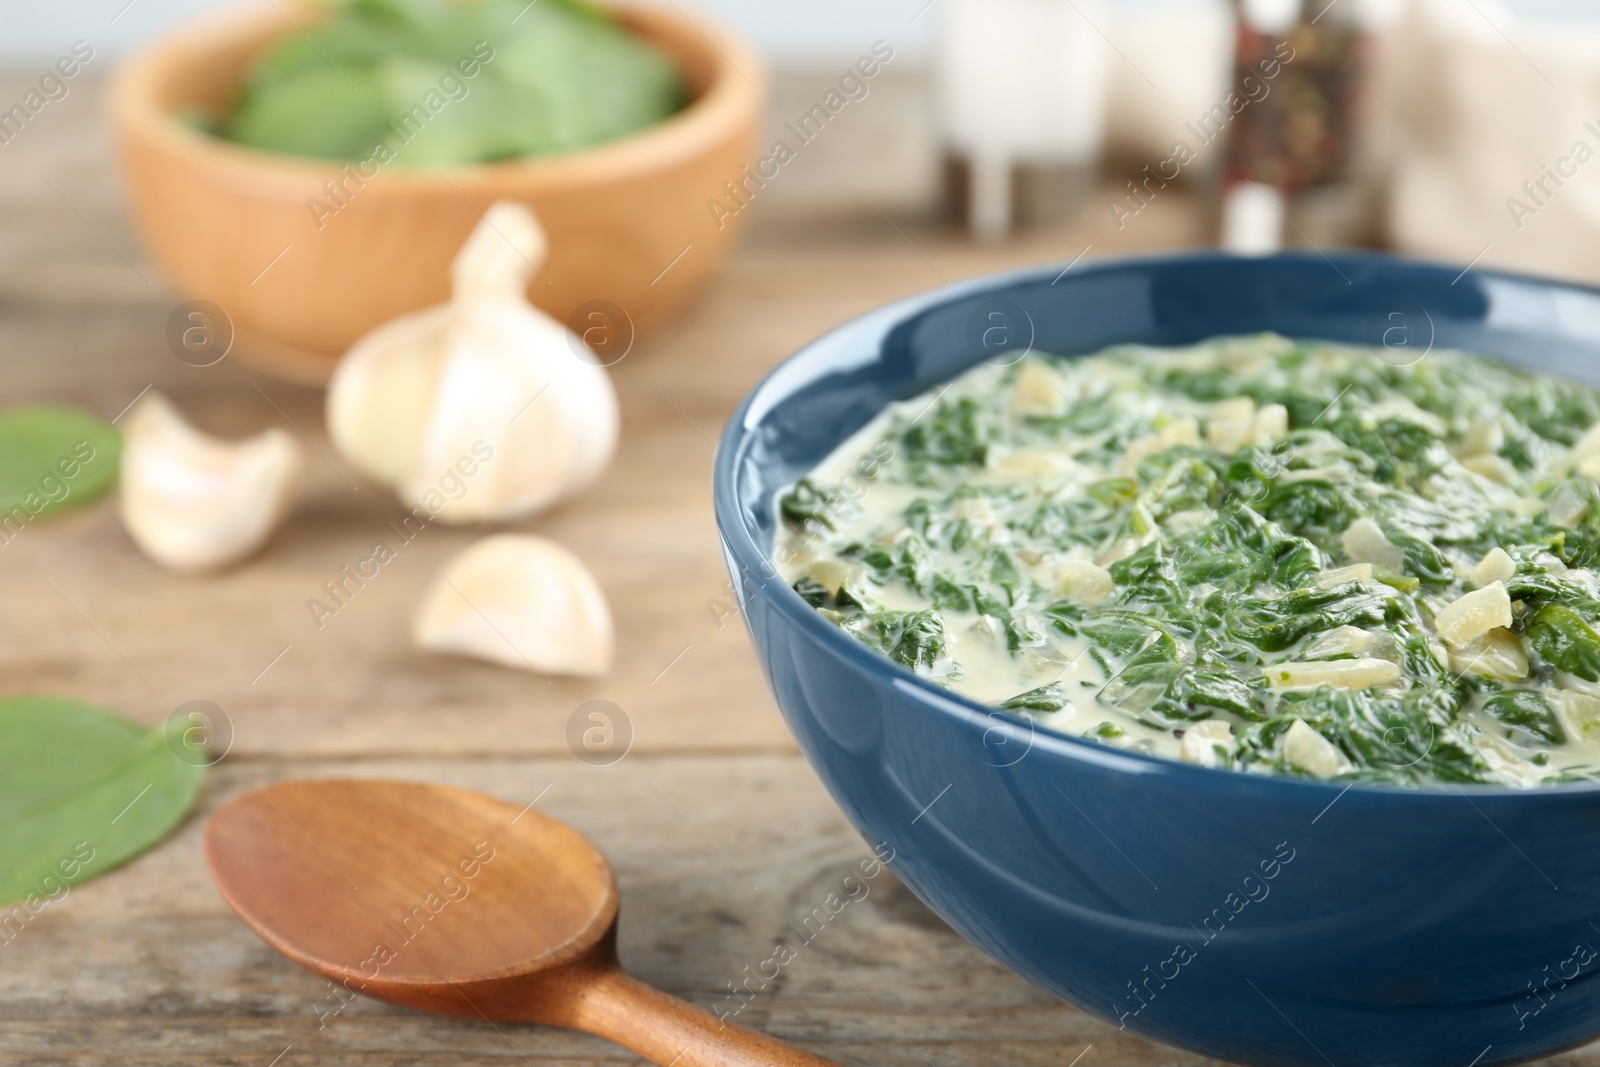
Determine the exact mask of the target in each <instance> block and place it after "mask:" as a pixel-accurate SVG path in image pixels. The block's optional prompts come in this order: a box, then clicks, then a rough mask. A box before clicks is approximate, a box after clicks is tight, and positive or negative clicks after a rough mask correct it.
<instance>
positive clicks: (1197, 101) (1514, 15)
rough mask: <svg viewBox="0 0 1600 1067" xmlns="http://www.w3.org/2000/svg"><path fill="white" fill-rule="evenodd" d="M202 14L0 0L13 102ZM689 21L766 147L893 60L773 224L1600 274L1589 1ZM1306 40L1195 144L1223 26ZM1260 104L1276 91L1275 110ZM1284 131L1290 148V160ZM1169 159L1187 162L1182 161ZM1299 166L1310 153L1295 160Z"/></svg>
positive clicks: (968, 6) (192, 8)
mask: <svg viewBox="0 0 1600 1067" xmlns="http://www.w3.org/2000/svg"><path fill="white" fill-rule="evenodd" d="M267 2H268V0H261V5H258V6H262V5H265V4H266V3H267ZM662 3H663V5H665V6H672V5H671V3H670V0H662ZM214 6H216V5H214V4H211V3H208V2H207V0H65V2H61V3H55V4H50V5H26V6H24V5H20V4H15V5H8V6H7V7H6V8H5V10H3V11H0V61H3V62H4V63H6V64H7V66H8V67H9V68H11V69H13V70H15V71H16V72H17V74H18V77H17V81H16V83H15V84H16V89H17V91H16V92H13V93H10V94H8V96H20V94H21V92H22V91H23V90H25V88H26V87H27V85H28V82H29V81H30V80H31V78H30V73H29V72H30V71H31V67H32V66H37V65H38V64H40V63H47V62H48V61H50V60H51V59H53V58H54V57H55V56H56V55H57V54H59V53H62V52H63V51H64V50H65V49H66V48H67V47H68V46H69V45H70V44H72V43H73V42H75V41H80V40H81V41H85V42H87V43H88V44H90V45H91V46H92V47H93V48H94V50H95V52H96V55H97V56H98V57H99V59H97V61H96V62H95V64H94V67H95V68H96V69H95V70H94V71H93V72H92V73H93V74H94V75H96V76H101V75H104V74H105V72H106V69H107V68H108V67H109V66H111V65H112V64H111V63H108V62H105V61H106V60H112V61H114V60H116V59H117V58H119V57H120V56H122V55H125V54H126V53H128V52H129V51H130V50H131V49H133V48H135V47H137V46H138V45H139V44H140V43H141V42H144V41H147V40H149V39H151V38H152V37H153V36H155V35H157V34H159V33H160V31H162V30H163V29H166V28H168V27H170V26H172V25H174V24H176V23H179V22H181V21H182V20H184V19H186V18H188V17H190V16H192V15H195V14H197V13H199V12H202V11H204V10H206V9H208V8H211V7H214ZM693 6H694V7H695V8H696V9H697V10H703V11H706V12H708V13H710V14H712V15H714V16H715V17H716V18H718V19H720V20H722V21H723V22H724V23H725V24H727V25H728V26H729V27H731V28H732V29H733V30H735V31H736V32H737V33H739V34H741V35H743V37H744V38H745V39H747V40H748V41H749V42H750V43H751V44H752V45H753V46H754V48H755V49H756V50H757V51H758V52H759V53H760V54H761V55H762V56H763V57H764V58H765V60H766V61H767V63H768V64H769V66H770V70H771V72H772V82H771V95H770V111H769V113H770V120H769V123H768V126H769V134H768V138H767V139H772V138H776V137H777V136H779V135H781V133H782V124H783V123H784V122H785V121H789V120H791V119H793V118H794V117H796V116H798V115H800V114H802V113H804V112H805V111H806V110H807V109H808V108H809V107H811V106H812V105H813V104H814V103H815V101H816V100H817V99H819V98H820V96H821V94H822V93H824V92H825V91H826V90H827V89H828V88H829V87H830V86H831V85H832V84H833V83H834V82H835V81H836V80H837V79H838V77H839V75H840V72H841V71H848V70H849V68H850V64H851V63H852V62H854V60H855V58H856V57H857V56H859V55H861V54H863V53H864V52H865V51H866V50H867V49H868V48H869V47H870V46H871V45H872V44H873V43H874V42H878V41H882V42H886V43H888V44H889V45H890V46H891V47H892V48H893V50H894V55H895V59H894V61H893V62H892V63H891V64H887V65H886V67H885V70H884V72H883V75H882V76H881V77H878V78H876V79H875V80H874V81H873V83H872V85H871V97H872V101H871V103H870V105H868V106H854V107H852V108H850V109H849V113H848V114H847V115H844V116H842V118H843V120H844V121H840V122H837V123H835V124H833V126H832V127H831V128H830V130H829V136H828V137H827V138H826V139H819V141H820V142H821V143H819V144H817V146H816V147H815V148H811V147H809V146H808V150H807V151H806V152H805V153H803V154H802V157H801V158H799V159H797V160H796V161H795V164H794V165H793V166H792V167H786V169H785V174H784V180H783V181H781V182H775V183H773V188H772V189H771V190H770V191H768V190H763V197H762V199H763V204H762V207H761V213H762V214H763V215H768V216H778V217H781V216H784V215H786V214H792V213H799V214H800V215H802V216H813V217H814V216H815V215H816V214H817V213H818V212H822V213H836V214H841V215H849V214H851V213H855V214H863V213H864V214H865V215H867V216H871V215H872V214H874V213H875V212H887V213H890V214H893V215H896V216H897V217H899V216H902V215H903V216H907V217H910V218H911V219H913V220H915V219H917V218H928V219H938V220H942V221H946V222H950V221H954V222H956V223H957V224H959V225H961V226H964V227H965V228H967V229H968V230H970V232H971V233H972V234H973V235H974V236H976V237H978V238H980V239H984V240H996V239H1000V238H1003V237H1005V236H1007V235H1014V234H1017V233H1019V232H1025V231H1027V230H1028V229H1029V228H1030V227H1037V226H1038V225H1040V224H1050V223H1053V222H1059V221H1061V220H1063V219H1065V218H1069V217H1071V216H1073V215H1074V214H1077V213H1081V212H1086V211H1092V212H1097V213H1099V214H1100V215H1101V216H1103V221H1104V222H1106V223H1108V224H1109V225H1111V226H1112V227H1113V229H1114V230H1115V231H1116V232H1118V233H1121V232H1122V231H1125V230H1126V229H1127V228H1128V227H1129V226H1133V225H1137V224H1138V223H1137V222H1136V221H1135V220H1136V218H1137V217H1138V216H1139V214H1140V209H1141V208H1142V207H1143V206H1144V205H1146V204H1148V203H1150V201H1151V200H1152V199H1153V197H1154V195H1155V194H1156V193H1161V194H1164V195H1165V196H1166V197H1167V198H1171V199H1176V198H1177V196H1183V197H1188V198H1190V199H1187V200H1186V201H1185V205H1184V215H1185V218H1187V219H1190V220H1191V221H1192V224H1193V225H1192V227H1190V228H1187V229H1183V228H1181V227H1180V228H1179V229H1170V230H1168V231H1167V232H1166V235H1165V236H1164V237H1163V238H1161V239H1159V240H1157V241H1156V243H1157V244H1169V243H1190V242H1192V241H1194V240H1206V241H1210V240H1220V241H1223V242H1225V243H1229V244H1231V245H1232V246H1234V247H1237V248H1240V249H1242V250H1251V249H1262V248H1266V247H1270V246H1273V245H1275V244H1277V243H1280V242H1281V243H1287V244H1291V245H1294V244H1308V243H1309V244H1314V245H1316V246H1318V247H1321V246H1322V245H1324V244H1377V245H1388V246H1392V247H1395V248H1398V249H1400V250H1402V251H1408V252H1414V253H1417V254H1422V255H1427V256H1433V257H1440V258H1445V259H1452V260H1459V261H1460V262H1462V263H1463V264H1465V263H1466V262H1468V261H1476V262H1481V263H1484V264H1486V265H1487V264H1498V265H1504V266H1512V267H1518V268H1522V269H1528V270H1535V271H1538V272H1541V273H1561V274H1572V275H1578V276H1582V277H1586V278H1591V279H1594V278H1600V253H1596V252H1591V251H1590V248H1591V247H1593V242H1592V241H1580V240H1577V239H1576V238H1578V237H1579V236H1580V235H1583V236H1585V237H1589V238H1592V237H1595V236H1600V167H1596V168H1595V169H1594V173H1592V174H1590V173H1585V168H1583V167H1582V166H1581V164H1578V163H1576V162H1572V163H1568V164H1565V165H1564V170H1570V171H1571V172H1572V173H1558V174H1555V176H1554V177H1545V178H1544V179H1543V184H1542V185H1541V184H1540V181H1541V177H1542V176H1543V175H1545V174H1546V173H1548V172H1549V171H1550V168H1555V167H1557V166H1558V164H1560V163H1561V160H1562V159H1563V158H1564V157H1566V156H1568V155H1569V154H1570V153H1571V152H1572V151H1573V150H1575V148H1576V147H1577V145H1578V143H1579V142H1581V141H1585V140H1586V141H1587V142H1588V143H1589V144H1591V145H1592V146H1593V147H1595V148H1600V136H1597V135H1596V134H1595V133H1592V132H1590V131H1589V130H1588V129H1587V128H1586V127H1585V123H1586V122H1588V121H1591V120H1600V8H1597V7H1596V6H1595V5H1594V4H1592V3H1588V2H1586V0H1333V2H1331V3H1329V2H1328V0H1305V4H1304V7H1303V9H1302V6H1301V5H1300V4H1298V3H1295V2H1292V0H1290V2H1283V0H1250V2H1244V0H1235V2H1234V3H1230V2H1229V0H994V2H991V3H983V2H977V0H869V2H865V3H862V2H853V0H817V2H810V3H804V4H801V3H774V2H770V0H699V2H698V3H697V4H695V5H693ZM1295 22H1298V23H1300V25H1301V27H1302V29H1301V33H1302V37H1303V40H1302V41H1301V42H1299V43H1300V44H1301V50H1300V54H1299V58H1298V59H1297V60H1296V61H1291V62H1290V63H1289V64H1287V66H1286V67H1285V68H1284V72H1285V74H1286V75H1287V76H1285V77H1282V78H1277V77H1274V78H1265V77H1262V78H1260V81H1261V84H1262V90H1261V91H1262V92H1263V93H1264V95H1263V99H1262V102H1261V103H1259V104H1255V103H1252V104H1251V105H1250V106H1247V107H1245V108H1244V109H1243V110H1242V111H1241V112H1238V113H1237V114H1238V119H1237V121H1230V122H1228V125H1229V126H1230V127H1231V128H1232V129H1231V135H1230V136H1229V137H1218V138H1216V139H1214V140H1213V141H1211V142H1205V141H1204V139H1203V137H1202V136H1197V133H1204V132H1205V131H1206V130H1207V129H1208V127H1206V126H1205V125H1204V124H1203V123H1200V119H1201V117H1202V116H1205V115H1207V114H1211V113H1213V109H1215V108H1217V107H1218V106H1219V105H1222V106H1224V107H1225V106H1226V103H1225V101H1226V98H1227V93H1228V91H1229V84H1230V70H1231V69H1232V68H1233V66H1234V64H1235V61H1236V60H1238V61H1239V62H1240V63H1241V64H1242V65H1241V66H1240V68H1239V72H1238V76H1243V75H1244V74H1247V73H1248V72H1249V71H1248V68H1249V66H1250V62H1251V61H1252V59H1251V57H1250V56H1246V55H1245V54H1244V52H1248V51H1249V50H1250V49H1251V48H1252V47H1254V48H1255V49H1256V50H1257V51H1259V50H1260V47H1261V46H1260V43H1259V42H1257V43H1256V44H1254V45H1251V44H1250V43H1249V42H1244V43H1242V44H1241V42H1240V40H1239V39H1238V38H1237V37H1236V34H1235V26H1236V25H1242V26H1243V27H1244V29H1245V33H1246V34H1247V35H1248V34H1249V33H1250V32H1252V30H1256V31H1261V32H1263V33H1265V34H1266V36H1267V38H1272V39H1276V36H1277V35H1281V34H1283V33H1288V32H1289V29H1288V27H1289V26H1290V25H1291V24H1293V23H1295ZM1241 49H1243V51H1241ZM1308 49H1309V54H1308ZM1256 58H1257V59H1258V58H1259V57H1256ZM1258 77H1259V73H1258ZM92 80H93V78H91V81H92ZM1274 87H1283V88H1284V91H1283V92H1282V93H1278V94H1276V96H1277V97H1278V99H1271V97H1272V94H1271V90H1272V89H1273V88H1274ZM1290 97H1293V98H1295V99H1294V100H1293V101H1292V102H1291V100H1290V99H1289V98H1290ZM1269 100H1270V103H1269V102H1268V101H1269ZM8 102H9V101H8ZM1291 112H1292V113H1291ZM1219 114H1220V113H1219ZM1197 123H1200V124H1199V125H1197ZM1308 129H1309V132H1307V131H1308ZM1595 129H1597V130H1600V126H1596V127H1595ZM1263 130H1265V132H1264V133H1263V132H1262V131H1263ZM1290 130H1298V131H1299V133H1288V132H1286V131H1290ZM1297 137H1298V143H1299V144H1300V146H1301V148H1300V149H1296V148H1295V147H1292V146H1291V147H1285V146H1286V145H1288V144H1289V143H1290V142H1294V141H1295V140H1296V138H1297ZM1310 142H1316V143H1317V145H1318V147H1316V148H1306V147H1305V146H1306V145H1307V144H1308V143H1310ZM764 143H765V141H764ZM1179 144H1183V145H1184V146H1185V147H1187V148H1188V149H1190V150H1192V151H1193V152H1194V153H1195V158H1194V159H1193V160H1192V161H1185V162H1183V163H1181V164H1180V163H1177V162H1175V161H1173V160H1172V156H1173V151H1174V148H1175V147H1176V146H1178V145H1179ZM1230 144H1231V145H1232V147H1231V148H1230V147H1228V145H1230ZM1296 151H1302V158H1300V159H1297V160H1295V159H1290V158H1288V157H1292V156H1294V154H1295V152H1296ZM1305 151H1309V152H1311V153H1312V154H1313V155H1314V156H1316V158H1315V159H1308V158H1305V157H1304V152H1305ZM1230 152H1231V153H1232V155H1230ZM17 154H18V153H16V152H7V153H6V155H10V156H15V155H17ZM15 162H16V161H15V160H12V159H4V160H3V162H0V165H3V166H6V167H8V168H10V167H12V166H13V164H14V163H15ZM1285 167H1288V168H1289V169H1288V170H1285V169H1284V168H1285ZM1291 171H1292V173H1291ZM1152 175H1154V180H1152ZM1129 181H1132V182H1133V183H1134V184H1133V185H1132V186H1129V185H1128V184H1127V183H1128V182H1129ZM1524 183H1530V184H1529V185H1527V186H1525V184H1524ZM1241 184H1242V185H1243V186H1244V188H1243V189H1242V190H1241V189H1239V188H1235V187H1236V186H1239V185H1241ZM1173 186H1176V194H1177V196H1175V195H1174V191H1173V189H1172V187H1173ZM1263 192H1265V193H1266V194H1267V195H1265V196H1263V195H1261V194H1262V193H1263ZM1080 221H1081V220H1080ZM1145 224H1146V225H1148V218H1147V219H1146V223H1145ZM1169 225H1170V222H1169ZM1180 230H1181V232H1180ZM1141 243H1147V242H1141ZM1102 244H1104V242H1102ZM1585 246H1587V247H1585ZM1078 247H1079V248H1081V247H1082V244H1081V243H1080V244H1079V245H1078ZM1071 251H1073V252H1075V251H1076V249H1072V250H1071ZM1480 257H1481V258H1480Z"/></svg>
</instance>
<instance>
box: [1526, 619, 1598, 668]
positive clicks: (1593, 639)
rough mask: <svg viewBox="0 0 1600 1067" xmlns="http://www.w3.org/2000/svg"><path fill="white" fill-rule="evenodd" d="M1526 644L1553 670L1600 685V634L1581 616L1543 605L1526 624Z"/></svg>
mask: <svg viewBox="0 0 1600 1067" xmlns="http://www.w3.org/2000/svg"><path fill="white" fill-rule="evenodd" d="M1527 638H1528V644H1529V645H1531V646H1532V647H1533V650H1534V651H1535V652H1537V653H1539V656H1540V658H1542V659H1543V660H1544V661H1545V662H1546V663H1548V664H1550V665H1551V666H1553V667H1555V668H1556V670H1560V671H1566V672H1567V673H1568V674H1576V675H1577V676H1578V677H1579V678H1582V679H1583V680H1584V681H1588V682H1600V634H1597V633H1595V632H1594V628H1593V627H1592V626H1590V625H1589V624H1588V623H1587V622H1585V621H1584V619H1583V616H1582V615H1579V614H1578V613H1577V612H1576V611H1573V610H1572V609H1571V608H1569V607H1566V606H1564V605H1561V604H1546V605H1545V606H1544V607H1542V608H1540V609H1539V612H1538V614H1536V615H1535V616H1534V617H1533V621H1532V622H1530V623H1529V624H1528V630H1527Z"/></svg>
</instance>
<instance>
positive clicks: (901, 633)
mask: <svg viewBox="0 0 1600 1067" xmlns="http://www.w3.org/2000/svg"><path fill="white" fill-rule="evenodd" d="M841 626H842V627H843V629H844V631H845V632H846V633H848V634H849V635H850V636H851V637H854V638H855V639H856V640H857V641H860V642H861V643H862V644H864V645H866V646H867V647H868V648H872V649H876V650H877V651H879V652H882V653H884V654H885V655H887V656H888V657H889V658H890V659H892V660H894V661H895V662H896V663H899V664H901V665H902V666H905V667H910V668H911V669H912V670H914V671H916V672H918V673H919V674H940V673H942V672H941V668H944V667H946V664H945V663H941V662H940V661H941V660H945V637H944V620H943V619H942V618H940V617H939V613H938V612H937V611H877V612H871V613H869V614H866V615H859V616H857V617H856V618H853V619H849V620H846V621H845V622H844V623H841Z"/></svg>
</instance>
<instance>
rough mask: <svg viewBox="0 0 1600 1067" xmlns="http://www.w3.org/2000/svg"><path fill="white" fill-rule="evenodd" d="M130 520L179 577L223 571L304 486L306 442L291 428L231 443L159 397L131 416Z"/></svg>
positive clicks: (126, 490)
mask: <svg viewBox="0 0 1600 1067" xmlns="http://www.w3.org/2000/svg"><path fill="white" fill-rule="evenodd" d="M122 436H123V441H122V522H123V525H125V526H126V527H127V528H128V533H129V534H130V535H131V536H132V537H133V540H134V543H135V544H137V545H138V546H139V548H140V549H142V550H143V551H144V553H145V555H147V556H149V557H150V558H151V559H153V560H155V561H156V562H157V563H159V564H161V565H162V566H164V567H169V568H171V569H172V570H178V571H201V570H210V569H212V568H215V567H222V566H225V565H227V564H229V563H233V562H236V561H238V560H241V559H243V558H244V557H246V556H248V555H250V554H252V553H253V552H255V551H256V550H257V549H259V548H260V547H261V546H262V545H263V544H265V543H266V541H267V538H268V537H269V536H271V534H272V531H273V529H274V528H276V527H277V525H278V523H279V522H280V521H281V520H282V519H283V517H284V515H285V514H287V513H288V511H289V508H290V505H292V504H293V502H294V494H295V490H296V488H297V487H298V486H299V482H300V472H301V467H302V464H301V457H300V448H299V445H298V444H297V443H296V442H295V440H294V438H292V437H290V436H289V434H288V433H286V432H285V431H283V430H267V431H266V432H265V433H262V434H259V435H257V436H255V437H252V438H250V439H248V440H245V441H224V440H221V439H219V438H216V437H211V436H209V435H207V434H204V433H201V432H200V431H199V430H196V429H195V428H194V427H193V426H190V425H189V424H188V423H187V422H185V421H184V419H183V416H182V415H180V414H178V411H177V409H176V408H174V407H173V406H172V404H171V403H170V402H168V401H167V399H166V398H165V397H163V396H162V395H161V394H159V393H154V392H152V393H149V394H147V395H146V396H145V397H144V399H143V400H140V401H139V403H138V404H137V405H136V406H135V407H134V409H133V411H132V412H131V413H130V414H129V415H128V421H127V424H126V425H125V426H124V428H123V435H122Z"/></svg>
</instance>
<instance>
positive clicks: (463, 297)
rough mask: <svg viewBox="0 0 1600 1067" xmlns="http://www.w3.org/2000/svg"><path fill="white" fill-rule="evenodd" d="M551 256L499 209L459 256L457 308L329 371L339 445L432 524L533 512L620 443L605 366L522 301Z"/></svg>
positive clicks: (375, 340)
mask: <svg viewBox="0 0 1600 1067" xmlns="http://www.w3.org/2000/svg"><path fill="white" fill-rule="evenodd" d="M545 250H546V242H545V236H544V232H543V230H542V229H540V227H539V224H538V220H537V219H535V218H534V215H533V213H532V212H531V211H529V210H528V209H527V208H526V207H524V206H522V205H520V204H514V203H510V202H508V201H502V202H500V203H497V204H495V205H494V206H493V207H491V208H490V209H489V211H488V212H487V214H486V215H485V218H484V221H483V223H482V224H481V225H479V227H478V228H477V229H476V230H474V231H473V233H472V236H471V237H469V238H468V240H467V242H466V244H465V245H463V246H462V249H461V252H460V254H459V255H458V256H457V257H456V260H455V263H454V264H453V266H452V268H451V279H452V284H453V291H452V297H451V300H450V302H449V303H448V304H443V305H440V306H438V307H434V308H428V309H426V310H424V311H420V312H416V313H414V314H411V315H405V316H402V317H401V318H398V319H396V320H394V321H393V322H390V323H387V324H386V325H384V326H381V327H379V328H378V329H376V330H374V331H372V332H371V333H369V334H367V335H366V336H365V337H363V338H362V339H361V340H360V341H358V342H356V344H355V345H354V346H353V347H352V348H351V349H350V351H349V352H347V353H346V354H345V357H344V359H342V360H341V361H340V363H339V366H338V367H337V368H336V370H335V372H334V378H333V381H332V383H331V384H330V386H329V392H328V429H329V433H330V434H331V436H332V437H333V440H334V444H335V445H336V446H337V447H338V449H339V451H340V452H341V453H342V454H343V455H344V456H345V457H346V458H347V459H349V460H350V461H351V462H352V463H353V464H355V465H356V466H357V467H358V468H360V470H361V471H362V472H363V473H364V474H366V475H367V476H368V477H370V478H372V479H374V480H375V481H378V482H380V483H382V484H384V485H387V486H390V487H391V488H394V489H395V490H397V491H398V492H399V494H400V496H401V498H402V499H403V500H405V501H406V503H407V504H410V505H412V506H413V507H423V508H426V509H427V510H428V512H429V514H430V517H433V518H439V519H441V520H443V521H446V522H472V521H481V520H498V519H509V518H517V517H520V516H524V515H527V514H530V513H532V512H534V511H537V510H539V509H540V508H544V507H548V506H550V505H552V504H554V503H556V502H557V501H559V500H561V499H562V498H564V497H566V496H568V495H570V494H571V493H573V492H575V491H577V490H578V489H580V488H582V487H583V486H585V485H587V484H588V483H589V482H591V481H593V480H594V479H595V478H596V477H597V476H598V475H599V474H600V472H601V471H602V470H604V469H605V466H606V464H607V463H609V462H610V460H611V456H612V453H613V452H614V451H615V449H616V441H617V429H618V416H617V401H616V393H615V391H614V390H613V389H612V387H611V380H610V378H609V377H608V375H607V373H606V371H605V370H604V369H603V368H602V367H600V366H598V365H597V364H595V363H593V362H591V361H588V360H584V359H580V358H579V357H578V356H577V355H576V354H575V352H576V349H577V348H578V347H579V346H581V344H582V342H581V341H580V340H578V338H577V337H575V336H574V335H573V334H572V333H571V331H569V330H567V329H566V327H564V326H562V325H561V324H560V323H558V322H556V321H555V320H554V319H552V318H550V317H549V316H547V315H545V314H544V313H543V312H541V311H539V310H538V309H537V308H535V307H533V306H532V305H531V304H529V303H528V301H527V297H526V286H527V282H528V279H529V277H530V275H531V274H532V272H533V271H534V269H535V268H536V266H537V264H538V263H539V262H540V261H541V260H542V259H543V257H544V255H545Z"/></svg>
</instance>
